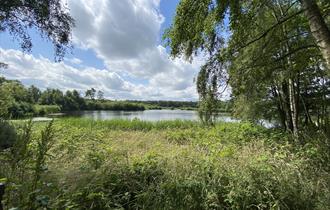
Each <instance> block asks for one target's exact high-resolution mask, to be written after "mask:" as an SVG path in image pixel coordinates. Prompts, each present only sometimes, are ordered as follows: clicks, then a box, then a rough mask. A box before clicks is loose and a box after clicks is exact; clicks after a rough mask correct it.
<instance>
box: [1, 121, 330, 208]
mask: <svg viewBox="0 0 330 210" xmlns="http://www.w3.org/2000/svg"><path fill="white" fill-rule="evenodd" d="M13 126H15V127H16V128H17V129H18V131H19V132H18V134H17V135H18V136H17V139H21V141H17V143H16V144H15V145H14V147H13V148H12V149H11V150H4V151H2V152H1V153H0V158H1V159H0V161H1V168H0V182H5V183H6V187H7V188H6V194H5V197H4V201H3V204H4V206H5V209H9V208H19V209H322V210H323V209H329V207H330V174H329V171H330V166H329V160H330V157H329V153H328V151H329V148H330V147H329V145H330V144H329V141H328V140H326V139H327V138H325V136H324V135H323V134H322V133H318V132H315V133H314V134H313V136H312V137H310V136H309V135H307V134H304V135H303V138H305V139H306V142H309V143H308V144H304V145H297V143H295V142H294V140H293V139H292V135H289V134H285V133H283V132H281V131H278V130H276V129H272V130H271V129H266V128H264V127H261V126H258V125H254V124H252V123H248V122H241V123H223V122H222V123H217V124H216V125H215V126H204V125H202V124H200V123H198V122H194V121H160V122H143V121H139V120H132V121H127V120H110V121H93V120H88V119H74V118H63V119H58V120H55V121H54V122H52V123H50V124H49V123H47V122H37V123H33V124H32V123H28V124H26V123H23V122H20V123H19V122H15V123H14V125H13ZM7 130H9V129H7Z"/></svg>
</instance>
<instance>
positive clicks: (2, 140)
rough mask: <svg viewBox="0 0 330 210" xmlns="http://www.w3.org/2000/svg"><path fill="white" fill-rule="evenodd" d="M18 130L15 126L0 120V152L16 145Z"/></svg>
mask: <svg viewBox="0 0 330 210" xmlns="http://www.w3.org/2000/svg"><path fill="white" fill-rule="evenodd" d="M16 137H17V134H16V130H15V128H14V126H13V125H11V124H10V123H8V122H7V121H5V120H1V119H0V151H1V150H3V149H7V148H9V147H11V146H13V145H14V144H15V141H16Z"/></svg>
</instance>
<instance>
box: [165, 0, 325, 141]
mask: <svg viewBox="0 0 330 210" xmlns="http://www.w3.org/2000/svg"><path fill="white" fill-rule="evenodd" d="M329 8H330V7H329V1H322V0H320V1H314V0H313V1H310V0H306V1H305V0H301V1H266V2H265V1H253V2H250V1H210V0H206V1H198V2H196V1H193V0H182V1H180V3H179V6H178V8H177V13H176V16H175V19H174V23H173V25H172V27H171V28H170V29H169V30H168V31H167V33H166V34H165V38H166V40H167V43H168V45H169V46H170V47H171V50H172V51H171V54H172V55H173V56H180V55H181V54H183V55H185V56H186V57H188V58H191V56H192V55H194V54H196V53H198V52H200V51H205V52H208V53H209V60H208V61H207V63H206V64H205V65H204V66H203V67H202V68H201V70H200V73H199V76H198V81H197V82H198V84H197V87H198V91H199V94H200V98H201V100H202V101H204V102H205V103H206V104H207V103H208V102H207V101H212V100H216V99H217V98H218V96H219V92H220V91H219V90H220V88H226V87H227V86H228V85H229V86H230V87H231V90H232V100H233V102H234V106H233V112H234V114H235V115H236V116H238V117H240V118H243V119H247V120H251V121H258V120H260V119H268V120H274V121H277V122H279V124H280V125H281V127H282V128H283V129H284V130H288V131H290V132H292V133H293V134H294V135H295V136H296V138H297V139H298V136H299V132H301V131H302V130H304V129H306V127H316V128H318V129H321V130H324V131H325V132H329V128H330V125H329V118H330V100H329V99H330V80H329V49H330V48H329V46H330V41H329V40H330V32H329V23H330V19H329V15H327V14H329ZM312 13H313V14H312ZM321 45H322V46H321ZM212 97H213V99H212ZM212 103H213V102H211V104H212ZM204 108H207V109H209V110H208V111H204V113H206V117H207V113H209V112H210V110H212V109H213V106H209V105H208V106H204Z"/></svg>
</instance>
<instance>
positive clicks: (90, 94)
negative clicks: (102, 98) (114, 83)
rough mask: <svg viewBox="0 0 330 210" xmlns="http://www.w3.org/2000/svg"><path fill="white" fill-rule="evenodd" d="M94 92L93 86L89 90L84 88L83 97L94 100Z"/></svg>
mask: <svg viewBox="0 0 330 210" xmlns="http://www.w3.org/2000/svg"><path fill="white" fill-rule="evenodd" d="M95 94H96V90H95V89H94V88H91V89H89V90H86V92H85V97H86V98H90V99H91V100H95Z"/></svg>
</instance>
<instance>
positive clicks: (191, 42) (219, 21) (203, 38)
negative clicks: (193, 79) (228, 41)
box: [164, 0, 330, 70]
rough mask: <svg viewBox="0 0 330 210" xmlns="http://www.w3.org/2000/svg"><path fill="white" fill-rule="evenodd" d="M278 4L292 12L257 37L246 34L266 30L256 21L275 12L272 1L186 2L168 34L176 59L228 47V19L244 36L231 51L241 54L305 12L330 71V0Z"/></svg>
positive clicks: (182, 2) (233, 30) (311, 31)
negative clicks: (327, 14) (250, 30)
mask: <svg viewBox="0 0 330 210" xmlns="http://www.w3.org/2000/svg"><path fill="white" fill-rule="evenodd" d="M277 2H278V3H280V4H287V5H289V7H288V10H285V11H284V12H283V13H282V14H281V16H279V17H278V19H279V21H278V22H276V23H274V24H272V25H267V26H268V27H267V28H264V29H263V30H262V31H258V33H256V34H248V33H246V31H247V30H246V29H247V28H250V27H262V25H259V26H256V25H255V24H254V22H253V21H254V19H255V18H257V16H258V14H259V13H263V12H265V11H271V8H270V7H268V5H269V4H272V2H268V1H261V0H257V1H243V0H237V1H228V0H218V1H212V0H200V1H194V0H182V1H180V3H179V6H178V8H177V12H176V16H175V18H174V24H173V25H172V26H171V27H170V28H169V29H168V30H167V31H166V33H165V36H164V38H165V39H167V44H168V45H169V46H170V47H171V54H172V55H173V56H179V55H180V54H184V55H185V56H186V57H190V56H191V55H192V54H193V53H197V52H198V51H199V50H200V49H202V50H206V51H208V52H210V53H215V52H217V51H218V49H219V47H221V46H222V45H223V44H224V34H225V33H222V32H223V29H224V28H223V26H224V22H225V21H226V18H227V17H228V18H229V20H230V24H229V28H230V30H231V32H232V33H233V35H235V34H240V36H239V37H240V39H239V40H237V41H238V42H237V46H236V48H235V49H232V50H233V51H232V52H231V53H237V52H238V51H239V50H240V49H241V48H244V47H246V46H248V45H250V44H252V43H255V42H257V41H259V40H261V39H262V38H264V37H266V36H268V35H271V34H272V32H273V30H275V29H276V28H277V27H279V26H280V25H282V24H284V23H285V22H287V21H289V20H291V19H296V18H300V17H301V14H302V13H303V12H305V13H304V14H305V17H304V19H308V22H309V26H310V32H309V33H311V34H312V35H313V37H314V39H315V42H316V43H317V44H318V46H319V50H320V51H321V52H322V55H323V58H324V60H325V61H326V65H327V67H328V69H329V70H330V66H329V65H330V56H329V55H330V32H329V27H328V25H327V23H326V19H325V17H324V16H325V15H323V14H322V12H321V11H323V10H325V11H327V10H326V9H327V8H329V6H330V3H329V1H326V0H323V1H318V2H319V4H317V2H316V0H300V1H293V0H291V1H290V0H287V1H282V0H279V1H277ZM320 6H321V8H320ZM292 10H296V12H294V13H292Z"/></svg>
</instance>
